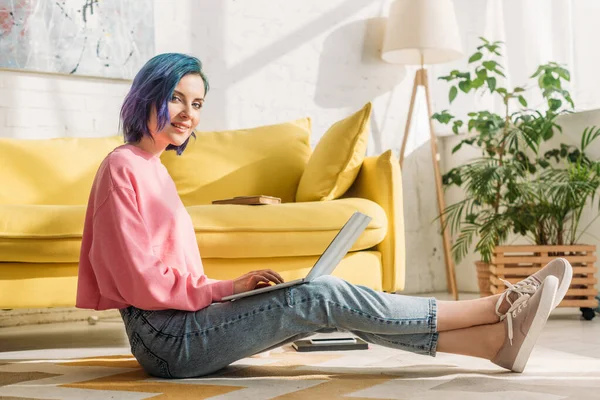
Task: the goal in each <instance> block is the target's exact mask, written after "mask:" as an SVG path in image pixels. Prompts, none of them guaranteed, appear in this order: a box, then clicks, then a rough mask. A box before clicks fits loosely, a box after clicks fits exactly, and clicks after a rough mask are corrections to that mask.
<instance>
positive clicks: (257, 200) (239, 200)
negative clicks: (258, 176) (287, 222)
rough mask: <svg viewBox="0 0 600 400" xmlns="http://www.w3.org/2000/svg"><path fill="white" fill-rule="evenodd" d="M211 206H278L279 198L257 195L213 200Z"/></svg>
mask: <svg viewBox="0 0 600 400" xmlns="http://www.w3.org/2000/svg"><path fill="white" fill-rule="evenodd" d="M212 203H213V204H243V205H249V206H258V205H263V204H279V203H281V199H280V198H279V197H273V196H265V195H257V196H237V197H233V198H231V199H223V200H213V202H212Z"/></svg>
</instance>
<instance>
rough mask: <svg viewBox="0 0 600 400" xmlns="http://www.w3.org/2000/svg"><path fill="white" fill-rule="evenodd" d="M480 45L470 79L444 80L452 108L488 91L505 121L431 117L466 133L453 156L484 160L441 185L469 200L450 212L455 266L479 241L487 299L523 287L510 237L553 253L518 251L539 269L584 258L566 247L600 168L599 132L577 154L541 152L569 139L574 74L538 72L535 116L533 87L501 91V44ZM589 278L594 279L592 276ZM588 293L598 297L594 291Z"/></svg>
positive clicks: (459, 74)
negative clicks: (595, 154) (545, 261)
mask: <svg viewBox="0 0 600 400" xmlns="http://www.w3.org/2000/svg"><path fill="white" fill-rule="evenodd" d="M481 40H482V44H481V45H480V46H478V47H477V51H476V52H475V53H474V54H473V55H472V56H471V57H470V59H469V65H470V66H471V67H472V68H470V70H469V71H459V70H454V71H452V72H451V73H450V74H449V75H447V76H442V77H440V78H439V79H442V80H445V81H447V82H448V83H450V84H451V87H450V90H449V100H450V103H452V102H453V101H454V99H455V98H456V97H457V96H458V94H459V93H460V92H463V93H465V94H468V93H471V92H483V93H489V94H490V95H492V96H499V97H500V98H501V100H502V104H503V105H504V112H503V113H502V115H500V114H497V113H494V112H491V111H487V110H483V111H474V112H470V113H468V120H467V121H466V124H465V122H464V121H463V120H461V119H458V118H456V117H455V116H454V115H452V114H451V113H450V112H449V111H448V110H443V111H441V112H439V113H436V114H434V115H433V117H432V118H433V119H435V120H437V121H438V122H440V123H442V124H451V126H452V130H453V132H454V133H455V134H459V130H461V128H463V127H466V128H467V131H468V135H467V136H466V137H465V138H464V139H462V140H461V141H460V142H459V143H458V145H457V146H456V147H454V148H453V149H452V153H453V154H454V153H456V152H458V151H459V150H460V149H461V148H462V147H463V146H465V145H469V146H474V147H476V148H478V149H479V150H480V151H481V157H478V158H475V159H472V160H469V161H467V162H465V163H464V164H462V165H460V166H458V167H455V168H453V169H451V170H450V171H448V172H447V173H446V174H444V176H443V178H442V180H443V184H444V186H445V187H446V188H448V187H450V186H457V187H460V188H462V189H463V191H464V193H465V196H464V199H463V200H461V201H459V202H457V203H454V204H451V205H449V206H448V207H447V208H446V209H445V210H444V214H445V215H446V224H447V226H448V227H449V228H450V232H451V233H452V234H453V235H457V237H456V241H455V243H454V245H453V247H452V253H453V256H454V259H455V261H456V262H459V261H460V260H461V259H463V258H464V256H465V255H466V254H468V252H469V251H470V248H471V245H472V244H473V242H475V251H476V252H478V253H479V254H480V255H481V262H480V263H478V274H480V276H479V278H480V279H479V281H480V283H481V284H480V290H481V292H482V294H486V290H485V289H486V287H487V288H489V289H494V287H496V288H498V286H499V285H501V281H499V279H498V278H499V277H502V278H503V279H504V278H510V279H507V280H509V281H510V280H513V281H517V280H518V279H517V278H519V277H518V276H512V275H511V276H510V277H509V276H508V270H507V269H506V267H507V266H508V265H509V264H510V265H513V266H518V265H519V264H523V263H525V264H527V262H528V261H527V260H525V261H524V260H523V259H521V260H518V259H510V261H514V262H509V258H508V257H507V255H506V254H505V253H510V249H508V250H507V247H506V246H501V245H503V244H505V243H506V242H507V240H508V239H509V236H510V235H511V234H516V235H519V236H522V237H525V238H527V239H529V241H530V242H531V243H532V244H533V245H537V246H550V247H545V248H543V249H532V248H531V246H529V247H527V248H526V249H525V248H523V247H521V248H519V247H518V246H517V247H515V249H514V250H515V252H518V250H527V251H529V252H531V253H533V254H531V256H532V257H533V258H530V259H529V262H531V260H534V259H536V260H540V257H542V255H543V256H545V257H546V258H549V257H554V256H558V255H564V256H566V255H569V254H571V253H572V254H576V253H577V252H578V251H581V247H579V248H573V249H574V250H573V251H572V252H571V251H569V249H565V248H564V246H565V245H569V246H573V245H576V244H578V241H579V239H580V235H581V233H582V231H581V230H580V229H579V228H580V222H581V216H582V211H583V210H584V208H585V207H586V205H587V204H588V202H589V201H590V200H591V201H594V200H595V195H596V193H597V191H598V188H599V186H600V164H599V163H598V162H597V161H595V160H591V159H590V158H589V157H588V156H587V155H586V153H585V150H586V149H587V147H588V146H589V144H590V143H592V142H593V141H594V140H595V139H597V138H598V136H600V129H596V128H595V127H591V128H588V129H586V130H585V131H584V132H583V134H582V138H581V144H580V147H577V146H572V145H571V146H570V145H567V144H560V146H559V147H558V148H554V149H550V150H547V151H545V152H543V154H542V150H541V148H542V145H543V143H544V142H547V141H549V140H550V139H552V137H553V136H554V134H555V133H556V132H562V129H561V127H560V126H559V125H558V124H557V122H556V119H557V117H558V116H560V115H561V114H564V113H569V112H572V108H573V107H574V104H573V100H572V98H571V95H570V93H569V92H568V91H567V90H566V89H565V88H564V84H565V82H566V81H569V80H570V75H569V71H568V70H567V69H565V68H564V67H562V66H561V65H558V64H556V63H552V62H551V63H547V64H543V65H540V66H539V67H538V69H537V70H536V71H535V73H534V74H533V75H532V76H531V78H532V79H536V81H537V88H538V89H539V90H540V92H541V95H542V97H543V98H544V100H545V107H543V108H542V109H538V110H532V109H529V108H528V107H527V101H526V99H525V97H524V93H525V92H527V90H531V88H527V87H521V86H518V87H515V88H514V89H509V88H506V87H503V86H502V84H501V82H502V78H503V77H504V73H503V72H502V71H503V67H502V65H501V64H500V63H499V62H498V59H500V58H501V56H502V55H501V53H500V48H501V42H490V41H488V40H486V39H484V38H481ZM599 205H600V204H599ZM587 227H589V224H588V226H587ZM587 227H585V229H587ZM585 229H583V231H585ZM552 246H561V247H557V248H552ZM498 249H501V250H502V254H500V256H499V257H497V258H499V259H501V260H502V262H503V263H494V255H495V254H496V256H498ZM565 250H566V251H565ZM588 252H591V249H590V251H588ZM586 254H587V253H586ZM542 258H543V257H542ZM567 258H568V257H567ZM490 264H492V268H490V267H489V265H490ZM494 264H496V265H494ZM498 264H500V265H498ZM533 264H534V266H532V268H535V266H536V265H537V266H538V267H539V265H538V264H540V262H537V263H535V262H534V263H533ZM520 269H521V270H523V269H524V268H520ZM500 270H501V271H500ZM499 271H500V272H502V273H501V274H500V273H498V272H499ZM511 271H513V272H514V271H516V269H513V270H511ZM590 271H591V274H593V269H590ZM494 272H496V275H497V276H496V277H495V278H496V280H495V281H494V276H492V277H491V278H490V276H489V275H490V273H492V275H493V273H494ZM527 272H531V269H529V270H528V271H527ZM586 278H587V282H588V283H589V282H592V281H593V276H591V275H590V276H587V275H586ZM490 279H491V282H490ZM588 286H591V287H592V288H593V284H588ZM585 289H586V290H587V292H586V293H591V292H592V290H589V288H588V287H587V286H586V288H585ZM579 297H582V296H579ZM593 298H594V297H593V296H591V297H590V295H587V296H586V297H585V300H586V301H587V302H582V303H578V304H582V305H585V307H586V308H587V307H588V306H590V307H591V305H592V300H593ZM594 304H595V303H594ZM571 305H572V304H571ZM592 315H593V313H592Z"/></svg>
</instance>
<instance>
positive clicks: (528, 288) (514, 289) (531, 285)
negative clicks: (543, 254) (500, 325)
mask: <svg viewBox="0 0 600 400" xmlns="http://www.w3.org/2000/svg"><path fill="white" fill-rule="evenodd" d="M500 280H501V281H502V282H503V283H504V284H505V285H506V287H507V289H506V290H505V291H504V292H503V293H502V294H501V295H500V298H499V299H498V301H497V302H496V315H497V316H499V317H500V321H502V320H503V319H504V318H503V317H504V315H505V314H502V313H501V312H500V311H499V310H500V306H501V305H502V303H503V302H504V299H506V301H507V302H508V304H509V310H510V308H511V307H512V305H513V304H514V303H516V302H517V301H518V300H519V299H520V298H521V297H523V296H524V295H533V294H534V293H535V291H536V290H537V289H538V287H539V286H540V282H538V281H537V279H535V278H533V277H531V276H530V277H529V278H527V279H525V280H522V281H520V282H518V283H515V284H514V285H513V284H512V283H510V282H509V281H507V280H504V279H502V278H500ZM512 293H515V294H516V295H517V296H518V297H517V300H515V301H514V303H513V301H512V300H511V299H510V295H511V294H512ZM507 312H508V311H507Z"/></svg>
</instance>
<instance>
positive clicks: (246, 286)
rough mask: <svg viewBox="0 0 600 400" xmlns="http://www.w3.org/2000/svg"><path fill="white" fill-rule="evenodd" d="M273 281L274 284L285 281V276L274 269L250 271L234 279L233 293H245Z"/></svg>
mask: <svg viewBox="0 0 600 400" xmlns="http://www.w3.org/2000/svg"><path fill="white" fill-rule="evenodd" d="M271 282H273V283H274V284H278V283H283V278H282V277H281V275H279V274H278V273H277V272H275V271H273V270H272V269H261V270H258V271H252V272H248V273H247V274H245V275H242V276H240V277H239V278H237V279H234V280H233V293H234V294H238V293H243V292H247V291H249V290H253V289H256V288H257V286H259V285H260V286H261V287H266V286H269V285H270V284H271Z"/></svg>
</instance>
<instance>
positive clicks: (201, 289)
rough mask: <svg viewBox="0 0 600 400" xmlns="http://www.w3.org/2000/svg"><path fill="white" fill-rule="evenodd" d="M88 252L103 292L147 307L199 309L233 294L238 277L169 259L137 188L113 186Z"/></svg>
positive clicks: (100, 210) (95, 224)
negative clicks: (219, 276) (156, 243)
mask: <svg viewBox="0 0 600 400" xmlns="http://www.w3.org/2000/svg"><path fill="white" fill-rule="evenodd" d="M93 219H94V222H93V232H94V235H93V241H92V244H91V247H90V252H89V257H90V262H91V264H92V265H93V269H94V273H95V275H96V278H97V281H98V285H99V289H100V293H101V294H102V296H105V297H107V298H110V299H113V300H115V301H118V302H122V303H125V304H131V305H133V306H135V307H138V308H141V309H144V310H158V309H177V310H186V311H196V310H200V309H202V308H204V307H207V306H208V305H210V304H211V303H212V302H213V301H219V300H221V298H222V297H224V296H226V295H230V294H232V293H233V281H231V280H226V281H218V280H213V279H208V278H207V277H206V275H204V274H202V275H200V276H193V275H192V274H190V273H189V272H181V271H179V270H178V269H177V266H174V265H166V264H164V263H163V262H162V261H161V259H160V258H159V257H157V256H156V255H154V252H153V251H152V242H151V238H150V235H149V233H148V230H147V228H146V226H145V224H144V221H143V219H142V217H141V215H140V213H139V212H138V209H137V202H136V194H135V192H134V191H133V190H131V189H127V188H123V187H114V188H113V189H111V190H110V192H109V194H108V197H107V198H106V200H105V201H104V202H103V203H102V204H101V205H100V206H99V207H98V209H97V210H96V213H95V215H94V218H93Z"/></svg>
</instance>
